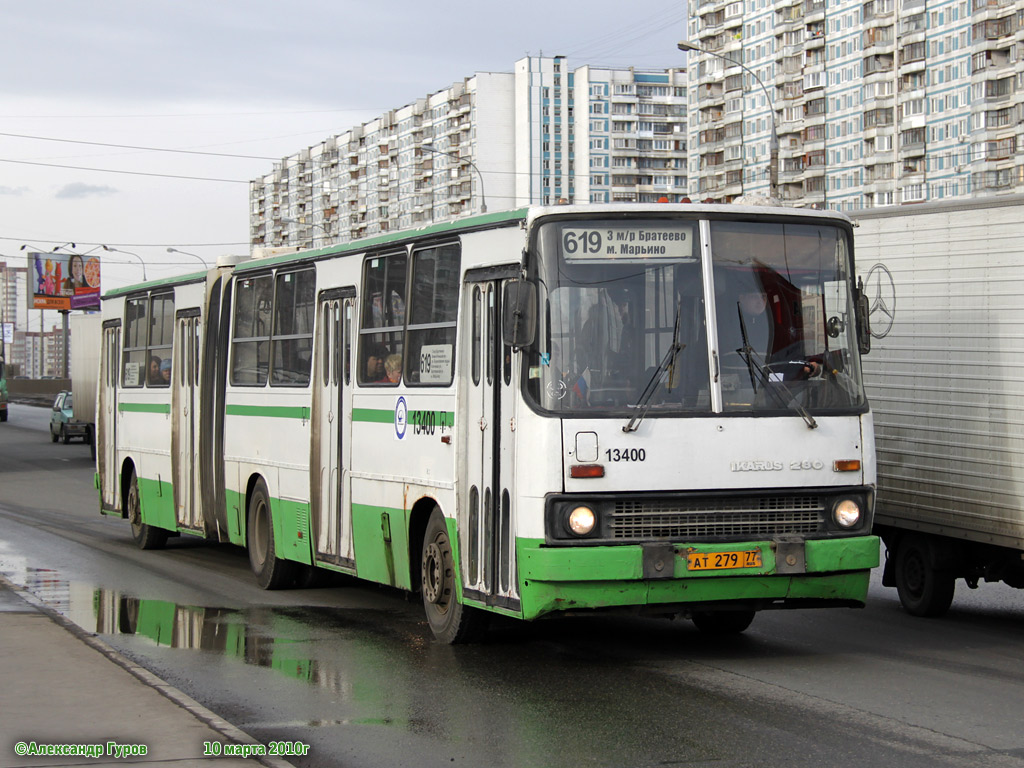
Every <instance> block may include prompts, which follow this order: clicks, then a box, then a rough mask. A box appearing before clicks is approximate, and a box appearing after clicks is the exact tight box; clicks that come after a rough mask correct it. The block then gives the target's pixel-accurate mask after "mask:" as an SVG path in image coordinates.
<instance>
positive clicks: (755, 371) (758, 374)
mask: <svg viewBox="0 0 1024 768" xmlns="http://www.w3.org/2000/svg"><path fill="white" fill-rule="evenodd" d="M736 311H737V312H739V316H740V335H741V336H742V337H743V346H742V347H740V348H739V349H737V350H736V352H737V353H739V355H740V357H742V358H743V359H744V360H745V361H746V363H747V370H748V371H750V385H751V386H752V387H753V388H754V394H755V395H756V394H757V382H756V381H755V378H756V379H759V380H760V381H761V386H762V387H764V389H765V390H766V391H768V392H770V393H771V395H772V397H774V398H775V400H776V402H778V404H779V405H781V406H782V407H783V408H792V409H793V410H794V411H796V412H797V413H798V414H800V418H802V419H803V420H804V422H806V424H807V427H808V429H817V427H818V422H816V421H815V420H814V417H813V416H811V414H810V413H808V412H807V409H806V408H804V407H803V406H802V405H800V403H798V402H797V400H796V398H795V397H794V396H793V393H792V392H791V391H790V390H789V387H787V386H786V385H785V383H783V381H782V379H781V378H780V379H778V380H776V381H771V379H770V378H769V377H768V374H767V373H765V370H764V366H763V365H761V363H760V362H758V360H757V359H756V358H755V355H756V354H757V353H756V352H754V348H753V347H752V346H750V339H749V337H748V336H747V323H746V321H744V319H743V310H742V309H741V308H740V305H739V304H738V303H737V304H736ZM769 383H771V384H777V385H778V386H779V388H781V389H782V391H783V392H785V393H786V396H787V397H788V398H789V402H788V403H787V402H786V401H785V400H784V399H783V397H782V395H780V394H779V393H778V391H777V390H776V388H775V387H771V386H769Z"/></svg>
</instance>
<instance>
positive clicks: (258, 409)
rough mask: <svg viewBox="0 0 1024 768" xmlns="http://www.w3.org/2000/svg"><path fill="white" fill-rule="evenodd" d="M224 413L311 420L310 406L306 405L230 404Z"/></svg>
mask: <svg viewBox="0 0 1024 768" xmlns="http://www.w3.org/2000/svg"><path fill="white" fill-rule="evenodd" d="M224 413H226V414H227V415H228V416H262V417H263V418H267V419H305V420H307V421H308V420H309V408H308V407H306V406H304V405H229V406H227V407H225V408H224Z"/></svg>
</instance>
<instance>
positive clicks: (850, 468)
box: [832, 459, 860, 472]
mask: <svg viewBox="0 0 1024 768" xmlns="http://www.w3.org/2000/svg"><path fill="white" fill-rule="evenodd" d="M832 471H833V472H860V459H836V460H835V461H833V462H832Z"/></svg>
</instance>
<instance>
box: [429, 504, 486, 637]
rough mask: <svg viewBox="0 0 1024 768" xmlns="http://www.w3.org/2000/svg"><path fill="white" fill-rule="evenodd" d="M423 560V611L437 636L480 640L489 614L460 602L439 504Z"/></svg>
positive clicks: (430, 527)
mask: <svg viewBox="0 0 1024 768" xmlns="http://www.w3.org/2000/svg"><path fill="white" fill-rule="evenodd" d="M420 563H421V569H422V570H421V576H422V582H421V584H422V591H423V610H424V611H425V612H426V614H427V623H428V624H430V629H431V631H432V632H433V633H434V636H435V637H437V639H438V640H440V641H442V642H444V643H448V644H454V643H471V642H474V641H476V640H479V639H480V637H482V636H483V633H484V631H485V630H486V629H487V619H488V616H487V614H486V613H484V612H483V611H480V610H478V609H476V608H470V607H468V606H465V605H463V604H462V603H460V602H459V598H458V596H457V592H456V583H455V562H454V560H453V559H452V546H451V542H450V541H449V539H448V526H447V525H445V522H444V515H443V514H441V510H440V509H437V508H436V507H435V508H434V511H433V512H431V513H430V520H429V522H428V523H427V532H426V535H425V536H424V537H423V553H422V557H421V559H420Z"/></svg>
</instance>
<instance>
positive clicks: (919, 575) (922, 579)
mask: <svg viewBox="0 0 1024 768" xmlns="http://www.w3.org/2000/svg"><path fill="white" fill-rule="evenodd" d="M933 560H934V558H933V556H932V551H931V546H930V545H929V543H928V539H927V538H926V537H924V536H919V535H916V534H910V535H908V536H904V537H903V538H902V539H901V540H900V542H899V545H898V546H897V548H896V567H895V577H896V592H897V593H898V594H899V596H900V602H901V603H902V604H903V608H904V610H905V611H906V612H907V613H909V614H910V615H911V616H924V617H929V618H934V617H936V616H941V615H942V614H944V613H945V612H946V611H948V610H949V606H950V605H951V604H952V602H953V592H954V591H955V590H956V579H955V578H954V577H953V575H952V574H950V573H946V572H944V571H941V570H939V569H937V568H936V567H935V566H934V565H933Z"/></svg>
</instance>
